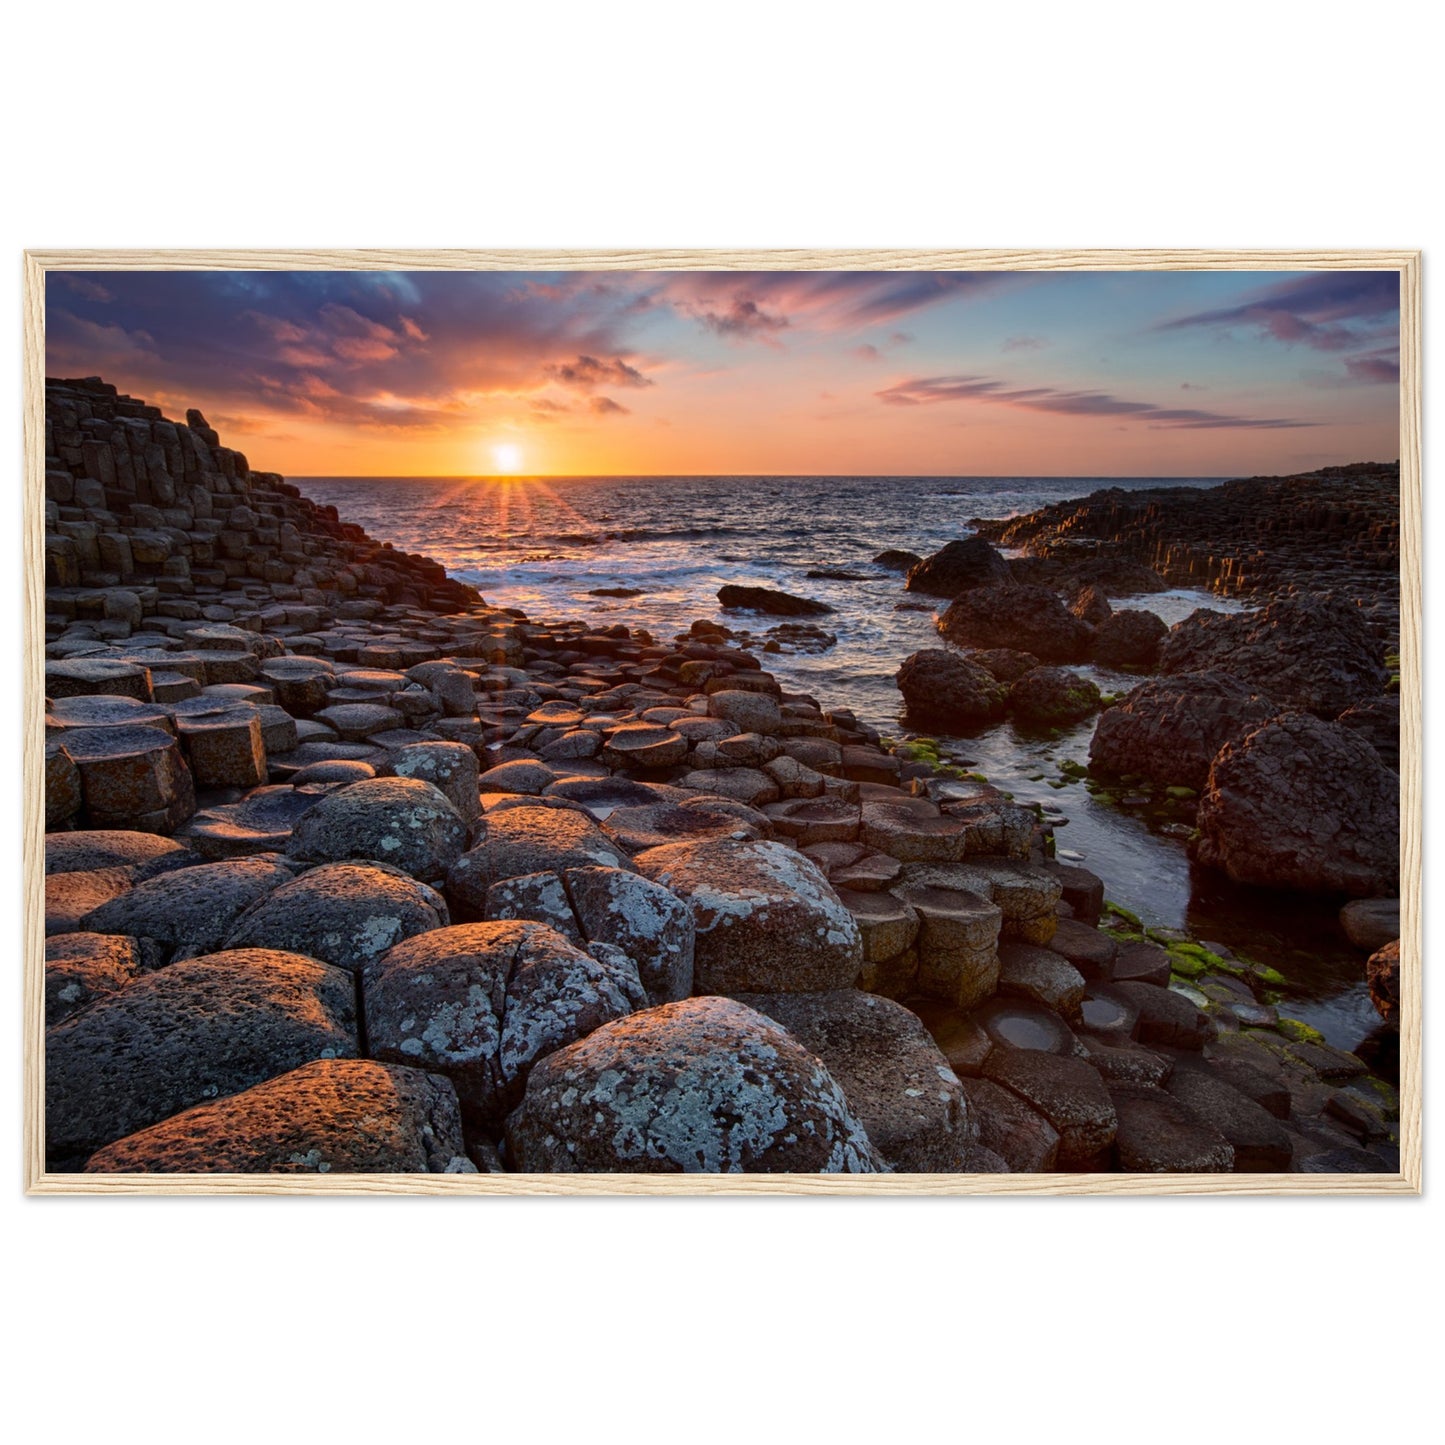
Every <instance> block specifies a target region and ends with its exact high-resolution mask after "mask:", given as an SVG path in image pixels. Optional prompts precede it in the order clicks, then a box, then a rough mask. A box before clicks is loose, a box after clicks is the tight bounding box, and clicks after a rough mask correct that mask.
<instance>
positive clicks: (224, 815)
mask: <svg viewBox="0 0 1445 1445" xmlns="http://www.w3.org/2000/svg"><path fill="white" fill-rule="evenodd" d="M321 796H322V795H321V793H320V792H303V791H301V790H300V789H299V788H297V787H295V786H294V785H288V784H279V785H278V786H276V787H274V788H253V789H252V790H251V791H250V792H249V793H247V794H246V796H245V797H244V798H242V799H241V800H240V802H238V803H223V804H221V805H220V806H219V807H215V808H203V809H201V810H200V811H199V812H197V813H193V814H192V815H191V817H190V818H189V819H187V821H186V822H184V823H182V824H181V826H180V827H179V828H177V829H176V833H175V836H176V837H177V838H178V839H181V840H182V841H183V842H184V843H185V844H186V845H187V846H188V847H191V848H194V849H195V851H196V852H197V853H199V854H200V855H201V856H202V857H203V858H208V859H210V860H211V861H213V862H214V861H217V860H219V859H224V858H245V857H249V856H250V855H252V854H255V853H284V852H285V851H286V845H287V844H288V843H289V842H290V841H291V833H292V830H293V829H294V828H295V826H296V820H297V819H298V818H299V817H300V816H301V815H302V814H303V813H306V812H309V811H310V810H311V809H312V808H314V807H315V806H316V804H317V803H319V802H320V801H321Z"/></svg>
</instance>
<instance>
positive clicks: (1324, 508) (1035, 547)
mask: <svg viewBox="0 0 1445 1445" xmlns="http://www.w3.org/2000/svg"><path fill="white" fill-rule="evenodd" d="M970 525H971V526H973V527H974V528H975V529H976V530H977V532H978V534H979V535H980V536H982V537H986V538H987V539H988V540H989V541H991V542H994V543H996V544H997V545H999V546H1002V547H1015V548H1021V549H1022V550H1023V551H1024V552H1025V553H1027V554H1028V555H1029V556H1030V557H1035V558H1050V559H1055V560H1065V559H1067V560H1068V561H1070V562H1075V563H1080V564H1083V563H1086V562H1101V563H1102V562H1109V561H1114V560H1123V559H1128V560H1132V561H1134V562H1139V563H1143V564H1145V565H1146V566H1148V567H1152V568H1153V569H1154V570H1155V571H1156V572H1158V573H1159V574H1160V575H1161V576H1162V577H1164V578H1165V579H1166V580H1167V581H1168V582H1170V583H1172V584H1174V585H1176V586H1189V587H1207V588H1209V589H1210V590H1212V591H1215V592H1219V593H1221V594H1222V595H1225V596H1231V597H1257V596H1261V595H1268V596H1274V597H1278V596H1283V595H1288V594H1289V593H1291V592H1293V591H1296V590H1300V591H1312V592H1323V591H1337V592H1341V593H1343V594H1344V595H1346V596H1348V597H1350V598H1351V599H1352V600H1354V601H1356V602H1358V603H1359V604H1360V606H1362V607H1363V608H1364V609H1365V612H1366V615H1367V616H1368V617H1369V619H1370V622H1371V625H1372V627H1373V628H1374V630H1375V632H1376V634H1377V636H1379V637H1381V638H1382V639H1384V640H1385V641H1387V642H1394V641H1395V640H1396V639H1397V638H1398V636H1399V627H1400V620H1399V619H1400V466H1399V463H1398V462H1389V463H1373V462H1360V463H1356V464H1354V465H1351V466H1345V467H1326V468H1323V469H1322V470H1320V471H1317V472H1309V473H1306V474H1303V475H1299V476H1292V477H1249V478H1245V479H1241V480H1238V481H1232V482H1226V483H1225V484H1224V485H1223V486H1220V487H1213V488H1209V489H1206V490H1200V489H1197V488H1194V487H1160V488H1155V489H1150V490H1148V491H1137V492H1136V491H1123V490H1122V489H1120V488H1117V487H1110V488H1107V489H1105V490H1103V491H1098V492H1092V493H1090V495H1089V496H1087V497H1083V498H1080V499H1077V500H1073V501H1066V502H1057V503H1055V504H1054V505H1052V506H1049V507H1042V508H1040V509H1039V510H1038V511H1036V512H1030V513H1029V514H1028V515H1027V516H1023V517H1011V518H1007V519H1005V520H1002V521H988V520H983V519H975V520H974V521H973V522H972V523H971V524H970ZM1106 590H1115V589H1107V588H1106ZM1117 590H1123V589H1117Z"/></svg>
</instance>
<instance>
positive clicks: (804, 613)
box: [717, 583, 833, 617]
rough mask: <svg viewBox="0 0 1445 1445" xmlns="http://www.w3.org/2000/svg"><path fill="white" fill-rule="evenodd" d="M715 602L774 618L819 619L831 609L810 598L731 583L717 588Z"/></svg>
mask: <svg viewBox="0 0 1445 1445" xmlns="http://www.w3.org/2000/svg"><path fill="white" fill-rule="evenodd" d="M717 600H718V601H719V602H720V603H721V604H722V605H723V606H724V607H737V608H742V609H744V610H746V611H749V612H768V613H771V614H772V615H773V616H775V617H821V616H822V615H823V614H824V613H826V612H831V611H832V610H833V609H832V608H831V607H829V606H828V604H827V603H826V602H815V601H813V599H812V598H810V597H794V596H793V595H792V593H790V592H779V591H778V590H777V589H776V588H773V587H739V586H736V585H734V584H732V583H729V584H728V585H727V586H724V587H719V588H718V593H717Z"/></svg>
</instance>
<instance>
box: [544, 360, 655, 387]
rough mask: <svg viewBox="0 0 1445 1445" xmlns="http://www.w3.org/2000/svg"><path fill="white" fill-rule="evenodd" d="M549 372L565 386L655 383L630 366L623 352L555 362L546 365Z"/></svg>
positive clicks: (553, 378)
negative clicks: (607, 358) (602, 357)
mask: <svg viewBox="0 0 1445 1445" xmlns="http://www.w3.org/2000/svg"><path fill="white" fill-rule="evenodd" d="M542 372H543V374H544V375H545V376H548V377H550V378H551V379H552V380H553V381H555V382H557V383H559V384H560V385H562V386H573V387H576V388H577V389H578V390H579V391H590V390H591V389H592V388H593V387H594V386H651V385H652V384H653V382H652V378H651V377H647V376H644V375H643V374H642V373H641V372H640V371H638V369H637V368H636V367H635V366H629V365H628V364H627V363H626V362H625V361H623V359H622V358H621V357H620V356H614V357H613V358H612V359H611V360H610V361H599V360H598V359H597V358H596V357H595V356H579V357H578V358H577V360H576V361H560V362H553V363H550V364H549V365H547V366H544V367H543V368H542Z"/></svg>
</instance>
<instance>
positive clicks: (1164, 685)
mask: <svg viewBox="0 0 1445 1445" xmlns="http://www.w3.org/2000/svg"><path fill="white" fill-rule="evenodd" d="M1278 711H1279V709H1278V708H1277V707H1276V706H1275V705H1274V704H1273V703H1272V702H1271V701H1270V700H1269V699H1268V698H1267V697H1264V696H1262V695H1261V694H1259V693H1257V692H1253V691H1251V690H1250V689H1249V688H1248V687H1246V686H1245V685H1244V684H1243V683H1241V682H1236V681H1235V679H1234V678H1232V677H1229V676H1228V675H1226V674H1225V673H1223V672H1218V671H1216V672H1194V673H1187V674H1185V675H1183V676H1181V677H1168V678H1158V679H1156V680H1154V681H1152V682H1146V683H1143V684H1142V685H1141V686H1139V687H1136V688H1135V689H1134V690H1133V691H1132V692H1131V693H1129V694H1128V696H1126V697H1125V698H1124V699H1123V700H1122V701H1121V702H1119V703H1117V704H1116V705H1115V706H1113V707H1111V708H1110V709H1109V710H1108V711H1107V712H1106V713H1104V715H1103V716H1102V717H1101V718H1100V719H1099V723H1098V726H1097V727H1096V728H1095V729H1094V738H1093V741H1092V742H1091V743H1090V744H1089V763H1090V766H1091V767H1093V768H1094V769H1095V770H1097V771H1098V772H1100V773H1104V774H1110V775H1123V774H1136V775H1138V776H1140V777H1144V778H1148V779H1149V780H1150V781H1151V782H1153V783H1155V784H1156V785H1158V786H1160V787H1175V786H1178V787H1185V788H1193V789H1195V790H1196V791H1198V790H1199V789H1200V788H1202V787H1203V786H1204V783H1205V779H1206V778H1207V777H1208V776H1209V765H1210V764H1211V763H1212V762H1213V761H1214V758H1215V755H1216V754H1217V753H1218V752H1219V750H1220V748H1222V747H1223V746H1224V745H1225V744H1226V743H1228V742H1233V741H1234V740H1235V739H1236V738H1241V737H1243V736H1244V735H1245V734H1246V733H1250V732H1253V731H1254V729H1255V728H1256V727H1258V726H1259V725H1260V723H1262V722H1265V721H1266V720H1267V719H1269V718H1271V717H1273V716H1274V715H1275V713H1277V712H1278Z"/></svg>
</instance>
